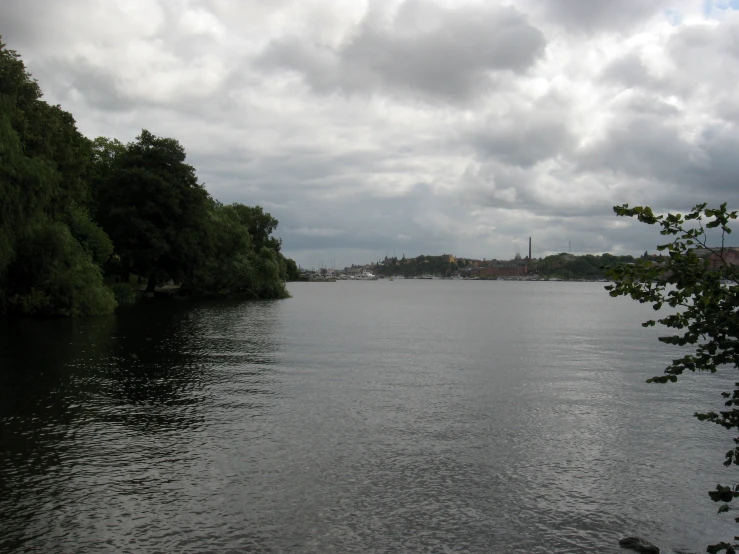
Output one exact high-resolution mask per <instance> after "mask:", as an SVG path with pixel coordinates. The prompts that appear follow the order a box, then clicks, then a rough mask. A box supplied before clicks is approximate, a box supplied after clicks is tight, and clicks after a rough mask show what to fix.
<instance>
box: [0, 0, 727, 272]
mask: <svg viewBox="0 0 739 554" xmlns="http://www.w3.org/2000/svg"><path fill="white" fill-rule="evenodd" d="M0 35H2V38H3V42H5V43H7V44H8V46H9V47H10V48H13V49H15V50H17V51H18V52H19V53H20V54H21V56H22V58H23V59H24V61H25V62H26V64H27V67H28V69H29V71H30V72H31V73H32V74H33V76H34V77H35V78H37V79H38V81H39V83H40V85H41V87H42V89H43V91H44V93H45V97H46V99H47V100H48V101H49V102H52V103H59V104H61V105H62V107H64V108H65V109H66V110H68V111H70V112H72V114H73V115H74V116H75V118H76V120H77V122H78V126H79V128H80V130H81V131H82V132H83V133H84V134H85V135H87V136H89V137H95V136H99V135H104V136H108V137H115V138H118V139H120V140H121V141H123V142H128V141H131V140H133V139H134V138H135V137H136V135H137V134H138V133H139V132H140V131H141V129H142V128H146V129H148V130H150V131H151V132H152V133H154V134H155V135H160V136H169V137H174V138H176V139H178V140H179V141H180V142H181V143H182V144H183V145H184V147H185V148H186V150H187V153H188V160H189V161H190V163H191V164H192V165H194V166H195V167H196V169H197V172H198V175H199V177H200V179H201V181H203V182H204V183H205V185H206V187H207V188H208V190H209V191H210V193H211V194H212V195H213V196H214V197H216V198H218V199H219V200H221V201H223V202H226V203H227V202H242V203H245V204H250V205H253V204H258V205H261V206H264V207H265V209H267V211H269V212H271V213H272V214H273V215H274V216H276V217H277V218H278V219H279V220H280V227H279V228H278V232H277V234H278V236H281V237H282V238H283V240H284V251H285V252H286V254H288V255H290V256H292V257H293V258H295V259H296V260H297V261H298V262H299V263H300V264H302V265H303V266H308V267H311V266H318V265H320V264H321V263H322V262H323V264H330V263H331V260H334V259H335V262H336V266H337V267H343V266H345V265H348V264H351V263H364V262H368V261H372V260H377V259H378V258H382V257H384V256H385V255H390V256H392V255H393V253H396V254H397V255H398V256H401V255H402V254H405V255H406V256H417V255H419V254H441V253H453V254H455V255H457V256H466V257H477V258H483V257H484V258H502V259H507V258H511V257H513V256H514V254H516V252H520V253H521V254H523V255H525V254H526V250H527V242H528V237H529V236H532V237H533V243H534V256H535V257H539V256H543V255H546V254H549V253H556V252H563V251H567V250H568V249H570V248H571V251H572V252H573V253H599V252H606V251H607V252H612V253H632V254H634V253H641V252H643V251H644V250H646V249H650V250H653V248H654V245H655V244H657V243H658V242H659V240H660V238H661V237H660V236H659V235H658V234H657V233H656V232H654V230H653V229H651V230H650V229H648V228H647V229H641V228H639V226H638V225H633V224H631V222H630V221H626V220H623V219H620V218H617V217H616V216H615V215H613V214H612V210H611V207H612V206H613V205H614V204H622V203H626V202H628V203H630V204H631V205H636V204H647V205H651V206H652V207H654V208H655V209H657V210H660V211H666V210H671V211H676V210H677V211H685V210H687V209H689V208H690V207H692V206H693V205H694V204H696V203H699V202H704V201H705V202H709V203H712V204H718V203H720V202H723V201H728V202H729V204H730V205H731V206H733V207H737V208H739V186H738V185H739V0H732V1H719V0H714V1H693V0H618V1H617V2H616V1H612V0H547V1H543V0H518V1H508V2H504V1H501V2H498V1H495V0H485V1H480V0H63V1H60V0H2V1H0ZM642 227H643V226H642ZM645 231H646V232H645Z"/></svg>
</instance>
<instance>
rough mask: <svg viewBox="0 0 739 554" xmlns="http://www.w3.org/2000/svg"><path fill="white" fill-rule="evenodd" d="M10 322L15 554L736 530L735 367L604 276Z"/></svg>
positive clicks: (583, 542) (9, 477) (606, 545)
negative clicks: (673, 375) (668, 342)
mask: <svg viewBox="0 0 739 554" xmlns="http://www.w3.org/2000/svg"><path fill="white" fill-rule="evenodd" d="M290 290H291V292H292V294H293V298H291V299H288V300H284V301H274V302H242V303H239V302H215V303H189V302H184V303H177V302H172V303H166V302H164V303H157V302H154V303H149V304H146V305H142V306H137V307H136V308H134V309H132V310H130V311H128V312H125V313H123V314H120V315H117V316H111V317H102V318H91V319H84V320H75V321H62V320H51V321H11V322H7V321H4V322H2V323H0V433H1V434H0V551H2V552H78V553H86V552H89V553H93V552H198V553H200V552H203V553H205V552H218V553H222V552H232V553H236V552H270V553H282V552H296V553H297V552H309V553H353V552H357V553H360V552H388V553H389V552H397V553H406V552H474V553H477V552H480V553H482V552H501V553H506V552H542V553H543V552H547V553H551V552H582V553H585V552H618V551H619V548H618V546H617V543H618V539H619V538H620V537H622V536H624V535H627V534H634V533H635V534H641V535H643V536H645V537H647V538H649V539H650V540H652V541H653V542H655V543H657V544H659V545H660V546H662V548H663V549H664V550H665V551H667V552H669V551H670V549H682V550H688V551H694V552H698V551H703V550H704V549H705V545H706V544H707V543H709V542H713V541H717V540H719V539H730V538H731V537H732V536H733V534H734V527H735V526H734V525H733V524H732V523H730V522H731V521H732V520H731V518H724V519H722V518H721V517H719V516H717V515H716V508H717V505H716V504H714V503H712V502H710V500H709V499H708V498H707V495H706V491H707V490H708V489H710V488H713V487H714V486H715V484H716V482H719V481H720V482H726V483H728V482H731V481H732V478H733V473H732V471H731V470H727V469H725V468H723V466H722V465H721V462H722V460H723V452H724V451H725V450H728V449H729V448H730V446H731V442H730V435H728V434H727V433H726V432H724V431H722V430H721V429H720V428H719V427H717V426H714V425H710V424H708V423H700V422H698V421H697V420H695V419H694V418H692V417H691V414H692V413H693V412H694V411H696V410H697V409H701V410H705V409H708V408H715V407H720V405H721V398H720V397H719V396H718V392H719V391H720V390H724V388H725V387H726V386H727V383H728V384H729V385H730V384H731V383H733V380H734V376H733V375H732V374H731V372H728V373H727V374H726V375H724V376H722V375H698V376H693V375H690V376H688V377H686V378H685V379H684V380H682V381H680V382H679V383H678V384H676V385H663V386H660V385H648V384H646V383H645V382H644V380H645V379H646V378H647V377H649V376H652V375H655V374H658V373H660V372H661V371H662V368H663V367H664V366H665V365H666V363H667V362H668V360H669V358H670V355H671V350H670V348H671V347H667V346H664V345H661V344H660V343H658V342H657V341H656V336H657V334H658V333H657V331H656V330H655V329H644V328H642V327H641V326H640V325H639V323H640V322H641V321H642V320H645V319H647V318H649V317H653V313H650V312H651V309H649V308H648V307H645V306H640V305H638V304H635V303H633V302H631V301H629V300H626V299H612V298H610V297H608V295H607V294H606V293H605V292H604V291H603V287H602V284H597V283H567V282H561V283H533V282H529V283H526V282H523V283H517V282H505V281H497V282H468V281H463V282H459V281H393V282H388V281H377V282H338V283H294V284H292V285H291V286H290Z"/></svg>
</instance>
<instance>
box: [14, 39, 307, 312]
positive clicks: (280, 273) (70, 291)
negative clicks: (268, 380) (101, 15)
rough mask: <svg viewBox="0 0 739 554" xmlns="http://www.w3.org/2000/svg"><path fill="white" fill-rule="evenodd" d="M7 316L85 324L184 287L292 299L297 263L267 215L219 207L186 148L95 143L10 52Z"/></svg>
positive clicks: (169, 143)
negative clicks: (142, 295) (168, 287)
mask: <svg viewBox="0 0 739 554" xmlns="http://www.w3.org/2000/svg"><path fill="white" fill-rule="evenodd" d="M0 199H1V200H2V201H1V202H0V314H3V315H5V314H23V315H56V316H85V315H97V314H105V313H110V312H112V311H113V310H114V309H115V308H116V306H118V305H120V304H124V303H128V302H132V301H134V300H135V297H136V294H135V290H134V289H135V285H136V284H138V283H139V282H141V287H142V288H143V287H145V290H146V292H149V293H152V292H153V291H154V289H155V288H156V287H157V285H158V284H162V283H165V282H170V281H171V282H173V283H175V284H178V285H180V286H181V288H180V290H181V292H183V293H187V294H191V295H203V296H223V295H236V294H238V295H243V296H246V297H249V298H283V297H286V296H287V290H286V288H285V280H286V279H289V278H295V277H296V276H297V267H296V264H295V262H293V261H292V260H290V259H287V258H285V257H284V256H283V254H282V253H281V251H280V250H281V245H282V244H281V240H279V239H277V238H276V237H274V236H272V233H273V232H274V230H275V228H276V227H277V225H278V221H277V220H276V219H275V218H274V217H272V216H271V215H270V214H269V213H266V212H265V211H264V210H263V209H262V208H261V207H258V206H255V207H250V206H245V205H242V204H230V205H224V204H221V203H220V202H218V201H217V200H215V199H213V198H212V197H211V196H210V195H209V194H208V192H207V191H206V189H205V188H204V186H203V185H202V184H201V183H200V182H199V181H198V178H197V175H196V173H195V169H194V168H193V167H192V166H190V165H188V164H187V163H186V155H185V150H184V148H183V147H182V145H181V144H180V143H179V142H178V141H177V140H175V139H172V138H162V137H157V136H155V135H153V134H152V133H150V132H149V131H147V130H143V131H142V132H141V134H140V135H139V136H138V137H136V140H135V141H134V142H131V143H129V144H123V143H121V142H119V141H118V140H115V139H109V138H104V137H100V138H96V139H94V140H90V139H88V138H86V137H85V136H83V135H82V134H81V133H80V132H79V131H78V130H77V127H76V124H75V120H74V118H73V117H72V115H71V114H69V113H68V112H66V111H64V110H62V109H61V107H60V106H52V105H50V104H48V103H47V102H45V101H43V100H42V92H41V89H40V87H39V86H38V84H37V82H36V81H35V80H34V79H33V78H32V77H31V75H30V74H29V73H28V72H27V70H26V68H25V65H24V63H23V61H22V60H21V59H20V56H19V55H18V54H17V53H16V52H15V51H13V50H10V49H8V48H7V47H6V45H5V44H3V43H2V41H0Z"/></svg>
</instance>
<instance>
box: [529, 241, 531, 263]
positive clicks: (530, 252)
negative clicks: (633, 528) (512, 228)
mask: <svg viewBox="0 0 739 554" xmlns="http://www.w3.org/2000/svg"><path fill="white" fill-rule="evenodd" d="M529 261H531V237H529Z"/></svg>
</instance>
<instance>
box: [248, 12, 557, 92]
mask: <svg viewBox="0 0 739 554" xmlns="http://www.w3.org/2000/svg"><path fill="white" fill-rule="evenodd" d="M418 21H422V22H423V24H421V25H414V23H416V22H418ZM419 27H420V28H419ZM545 44H546V42H545V39H544V36H543V34H542V33H541V31H539V30H538V29H536V28H535V27H533V26H532V25H531V24H530V23H529V22H528V20H527V18H526V17H525V16H524V14H522V13H521V12H519V11H517V10H516V9H514V8H510V7H509V8H497V9H490V8H482V7H464V8H457V9H444V8H441V7H438V6H436V5H434V4H431V3H428V2H420V1H418V0H407V1H406V2H405V3H404V4H403V5H402V6H401V8H400V12H399V13H398V14H397V15H396V18H395V19H394V21H393V24H391V25H389V26H386V27H381V26H379V25H378V24H377V23H375V22H372V21H369V20H364V21H363V22H361V23H360V24H359V25H358V27H357V28H356V29H354V30H353V31H352V32H350V33H349V38H348V39H347V40H346V41H344V42H343V43H342V44H340V45H339V46H338V47H332V46H329V45H322V44H315V43H312V44H311V43H306V42H305V41H303V40H300V39H298V38H285V39H278V40H276V41H273V42H272V43H270V45H269V46H268V47H267V48H266V49H265V51H264V52H263V54H262V56H261V57H260V60H259V63H260V65H262V66H263V67H265V68H277V69H280V68H281V69H289V70H293V71H296V72H298V73H299V74H301V75H302V76H303V77H304V78H305V80H306V82H307V83H308V84H309V85H310V86H311V87H312V88H313V89H314V90H316V91H318V92H321V93H329V92H333V91H337V90H340V91H343V92H346V93H367V92H372V91H375V90H378V89H380V90H381V89H388V90H390V91H394V92H401V93H408V94H412V95H413V94H415V95H420V96H422V97H427V98H435V99H441V100H444V101H452V102H457V101H466V100H470V99H472V98H474V97H476V96H477V95H479V94H482V93H484V92H485V91H487V90H489V89H490V88H491V87H493V86H494V84H495V81H494V80H493V79H491V74H495V73H496V72H513V73H520V72H522V71H525V70H527V69H528V68H530V67H531V65H532V64H533V63H534V62H535V61H536V59H537V58H538V57H540V56H541V55H542V53H543V50H544V47H545Z"/></svg>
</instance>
